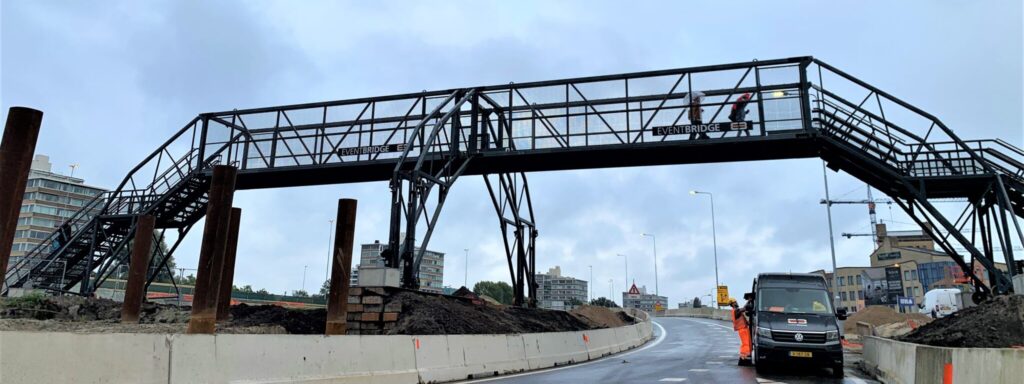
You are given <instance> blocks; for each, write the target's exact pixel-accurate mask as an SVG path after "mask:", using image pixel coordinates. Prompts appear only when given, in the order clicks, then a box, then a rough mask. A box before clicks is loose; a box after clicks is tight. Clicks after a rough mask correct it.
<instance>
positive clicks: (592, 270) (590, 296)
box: [587, 265, 594, 303]
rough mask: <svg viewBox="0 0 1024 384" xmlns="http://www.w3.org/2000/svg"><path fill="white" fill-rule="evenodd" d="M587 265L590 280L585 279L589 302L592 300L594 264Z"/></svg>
mask: <svg viewBox="0 0 1024 384" xmlns="http://www.w3.org/2000/svg"><path fill="white" fill-rule="evenodd" d="M587 267H589V268H590V280H589V281H587V288H590V289H589V290H588V291H589V292H587V302H588V303H590V302H592V301H594V266H593V265H588V266H587Z"/></svg>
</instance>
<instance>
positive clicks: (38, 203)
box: [8, 155, 106, 268]
mask: <svg viewBox="0 0 1024 384" xmlns="http://www.w3.org/2000/svg"><path fill="white" fill-rule="evenodd" d="M52 168H53V165H52V164H50V158H49V157H48V156H46V155H36V157H35V158H34V159H33V160H32V168H31V170H30V171H29V175H28V183H27V184H26V187H25V197H24V200H22V203H21V212H20V213H18V226H17V229H16V230H15V232H14V245H13V247H12V248H11V260H10V263H9V264H8V268H11V267H13V266H14V265H16V264H17V263H18V261H20V260H21V258H22V257H23V256H25V254H27V253H28V252H29V251H31V250H32V249H33V248H35V247H36V246H37V245H39V243H42V242H43V240H45V239H46V238H47V237H49V236H50V234H51V233H53V231H55V230H56V229H57V228H59V227H60V226H61V225H63V224H64V222H65V221H66V220H67V219H69V218H70V217H71V216H72V215H74V214H75V212H78V211H79V210H80V209H81V208H82V207H83V206H85V205H86V204H87V203H89V202H90V201H92V199H93V198H94V197H96V195H99V194H101V193H103V192H106V190H104V189H102V188H97V187H92V186H88V185H86V184H85V180H83V179H80V178H76V177H72V176H65V175H59V174H56V173H53V169H52Z"/></svg>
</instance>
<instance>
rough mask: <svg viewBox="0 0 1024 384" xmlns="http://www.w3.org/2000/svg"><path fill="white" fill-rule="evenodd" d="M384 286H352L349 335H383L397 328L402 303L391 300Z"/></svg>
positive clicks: (349, 303) (348, 319)
mask: <svg viewBox="0 0 1024 384" xmlns="http://www.w3.org/2000/svg"><path fill="white" fill-rule="evenodd" d="M388 293H389V292H388V289H387V288H384V287H352V288H349V291H348V318H347V323H348V327H347V328H348V329H347V330H346V331H345V333H346V334H349V335H383V334H387V333H388V331H390V330H392V329H394V328H395V323H396V322H397V321H398V314H399V313H401V312H402V303H400V302H398V301H390V300H389V298H390V295H389V294H388Z"/></svg>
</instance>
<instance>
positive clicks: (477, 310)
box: [388, 292, 613, 335]
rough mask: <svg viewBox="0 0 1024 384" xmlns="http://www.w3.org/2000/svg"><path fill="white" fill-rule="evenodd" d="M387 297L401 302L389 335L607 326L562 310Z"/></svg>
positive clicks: (408, 294)
mask: <svg viewBox="0 0 1024 384" xmlns="http://www.w3.org/2000/svg"><path fill="white" fill-rule="evenodd" d="M390 300H391V301H394V300H397V301H399V302H401V303H402V309H403V310H402V314H401V315H400V316H399V317H398V322H397V323H396V324H395V328H394V329H391V330H390V331H388V334H391V335H445V334H477V335H478V334H497V333H535V332H565V331H582V330H588V329H596V328H607V326H605V325H602V324H598V323H597V322H594V321H593V320H591V319H590V318H587V317H584V316H581V315H577V314H573V313H570V312H565V311H554V310H546V309H535V308H520V307H506V306H494V305H487V304H484V305H479V304H473V303H472V302H468V301H465V300H458V299H453V298H446V297H442V296H432V295H423V294H419V293H415V292H398V293H396V294H394V295H393V296H391V298H390ZM604 310H605V311H607V312H608V314H609V315H608V316H607V317H611V316H613V315H611V312H610V311H608V310H607V309H604ZM594 311H595V312H596V311H597V310H594ZM594 317H602V318H603V316H596V315H595V316H594ZM606 321H607V320H606Z"/></svg>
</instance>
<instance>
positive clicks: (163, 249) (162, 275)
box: [147, 239, 178, 283]
mask: <svg viewBox="0 0 1024 384" xmlns="http://www.w3.org/2000/svg"><path fill="white" fill-rule="evenodd" d="M155 246H156V247H159V251H158V252H156V253H155V254H153V253H150V254H151V255H153V260H150V262H149V272H148V274H147V276H152V275H153V273H154V272H156V279H153V281H155V282H158V283H170V282H171V281H173V280H174V275H173V273H172V272H173V271H174V270H175V269H177V268H178V263H176V262H174V255H170V256H168V257H167V266H166V267H163V268H160V259H161V258H162V257H163V255H166V254H167V243H166V242H165V241H164V239H160V242H159V243H157V244H156V245H155ZM157 268H160V270H159V271H157ZM168 270H170V271H172V272H168Z"/></svg>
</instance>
